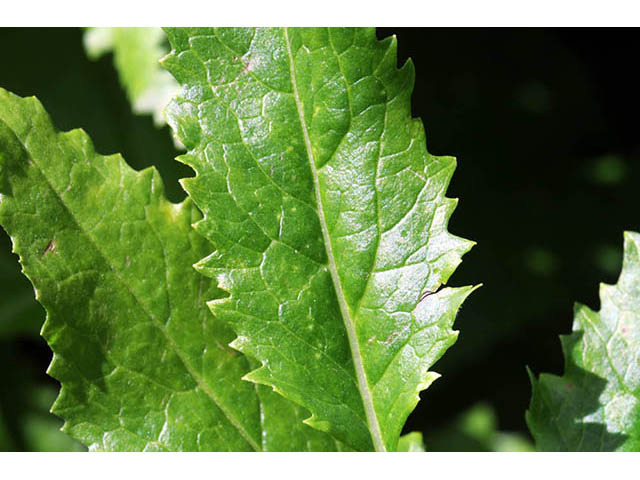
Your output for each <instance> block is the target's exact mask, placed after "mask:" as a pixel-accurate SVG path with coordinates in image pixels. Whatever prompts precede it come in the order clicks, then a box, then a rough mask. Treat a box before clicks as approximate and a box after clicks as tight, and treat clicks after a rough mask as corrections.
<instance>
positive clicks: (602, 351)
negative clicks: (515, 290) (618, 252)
mask: <svg viewBox="0 0 640 480" xmlns="http://www.w3.org/2000/svg"><path fill="white" fill-rule="evenodd" d="M600 301H601V307H600V311H598V312H595V311H593V310H591V309H590V308H589V307H587V306H585V305H581V304H576V307H575V312H574V313H575V317H574V324H573V333H572V334H571V335H567V336H563V337H562V338H561V341H562V349H563V351H564V355H565V371H564V375H563V376H562V377H559V376H556V375H550V374H546V373H543V374H541V375H540V377H539V379H538V380H536V378H535V376H534V375H533V374H531V375H530V376H531V384H532V388H533V392H532V397H531V405H530V406H529V410H528V411H527V417H526V418H527V424H528V425H529V428H530V429H531V433H532V434H533V437H534V438H535V440H536V447H537V448H538V450H543V451H547V450H553V451H613V450H621V451H638V450H639V449H640V393H639V392H640V357H639V355H640V234H638V233H634V232H625V235H624V260H623V265H622V273H621V274H620V278H619V279H618V283H617V284H615V285H605V284H601V286H600Z"/></svg>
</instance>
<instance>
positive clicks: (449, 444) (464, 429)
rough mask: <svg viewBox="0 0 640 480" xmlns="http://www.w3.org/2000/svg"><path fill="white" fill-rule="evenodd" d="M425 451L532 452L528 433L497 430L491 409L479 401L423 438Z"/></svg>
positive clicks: (496, 423)
mask: <svg viewBox="0 0 640 480" xmlns="http://www.w3.org/2000/svg"><path fill="white" fill-rule="evenodd" d="M424 442H425V445H426V450H427V451H432V452H532V451H534V450H535V448H534V446H533V443H532V442H531V440H530V439H529V438H528V436H526V435H524V434H521V433H517V432H502V431H499V430H498V418H497V415H496V412H495V411H494V409H493V408H492V407H491V406H490V405H488V404H486V403H478V404H476V405H474V406H473V407H471V408H470V409H469V410H467V411H466V412H464V413H462V414H461V415H460V416H459V417H458V418H456V419H455V420H454V421H453V422H451V423H450V424H448V425H446V426H445V427H444V428H442V429H441V430H440V431H437V432H434V433H432V434H430V435H427V436H426V437H425V440H424Z"/></svg>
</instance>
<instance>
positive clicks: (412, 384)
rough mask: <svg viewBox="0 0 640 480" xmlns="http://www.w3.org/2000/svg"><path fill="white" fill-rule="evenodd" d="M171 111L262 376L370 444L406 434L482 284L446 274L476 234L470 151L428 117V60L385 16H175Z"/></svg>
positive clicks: (233, 307) (319, 420) (217, 271)
mask: <svg viewBox="0 0 640 480" xmlns="http://www.w3.org/2000/svg"><path fill="white" fill-rule="evenodd" d="M166 32H167V34H168V37H169V41H170V43H171V46H172V52H171V53H170V54H169V55H168V56H167V57H166V58H165V59H164V66H165V67H166V68H167V69H168V70H169V71H170V72H171V73H172V74H173V75H174V77H175V78H176V79H177V80H178V82H179V83H180V84H181V85H182V92H181V94H180V95H179V96H178V97H177V98H176V99H175V100H174V102H173V103H171V104H170V105H169V107H168V109H167V111H166V114H167V117H168V121H169V124H170V125H172V127H173V128H174V130H175V132H176V134H177V136H178V138H179V139H180V141H181V142H182V143H183V144H184V145H185V146H186V148H187V149H188V153H187V154H186V155H183V156H182V157H180V160H181V161H183V162H185V163H186V164H188V165H190V166H191V167H192V168H193V169H194V170H195V171H196V176H195V177H194V178H188V179H184V180H183V182H182V183H183V186H184V187H185V189H186V190H187V192H188V194H189V195H190V197H191V198H192V199H193V201H194V202H195V203H196V205H197V206H198V207H199V208H200V209H201V211H202V212H203V214H204V219H203V220H202V221H200V222H199V223H197V225H196V230H197V231H198V232H200V233H201V234H202V235H204V236H205V237H206V238H207V239H209V240H210V241H211V242H212V243H213V244H214V245H215V250H214V251H213V253H211V254H210V255H209V256H208V257H206V258H205V259H203V260H202V261H200V262H199V263H198V265H197V268H198V270H199V271H200V272H202V273H204V274H206V275H208V276H210V277H212V278H215V279H216V280H217V282H218V286H219V287H220V288H222V289H223V290H224V291H226V292H227V295H228V296H227V297H225V298H218V297H212V300H211V301H210V303H209V305H210V307H211V310H212V312H213V313H214V314H215V316H216V317H217V318H219V319H220V320H222V321H224V322H228V323H229V324H230V325H231V326H232V328H233V330H234V331H235V333H236V335H237V338H236V339H235V340H234V341H233V343H232V346H233V347H234V348H236V349H237V350H239V351H241V352H243V353H245V354H247V355H248V356H249V357H250V358H253V359H256V360H257V361H258V362H259V368H256V369H255V370H253V371H252V372H251V373H249V374H248V375H246V376H245V378H246V379H247V380H250V381H252V382H255V383H257V384H263V385H267V386H269V387H271V388H272V389H274V390H275V391H277V392H279V393H280V394H282V395H283V396H284V397H286V398H288V399H290V400H293V401H294V402H296V403H298V404H300V405H302V406H304V407H305V408H306V409H308V410H309V411H310V412H311V416H310V417H309V418H308V419H306V420H305V422H306V423H307V424H309V425H311V426H313V427H315V428H316V429H318V430H321V431H324V432H328V433H330V434H332V435H333V436H334V437H335V438H337V439H338V440H340V441H341V442H344V443H345V444H346V445H347V446H349V447H350V448H353V449H356V450H371V449H375V450H378V451H384V450H395V449H396V447H397V443H398V438H399V435H400V432H401V429H402V427H403V425H404V423H405V420H406V418H407V416H408V415H409V413H410V412H411V411H412V410H413V408H414V407H415V405H416V403H417V402H418V399H419V397H418V394H419V392H420V391H421V390H423V389H425V388H427V387H428V386H429V385H430V384H431V382H433V381H434V380H435V379H436V378H437V376H438V375H437V374H436V373H434V372H432V371H430V368H431V366H432V365H433V364H434V362H435V361H436V360H437V359H438V358H439V357H440V356H441V355H443V353H444V352H445V351H446V349H447V348H448V347H449V346H451V345H452V344H453V343H454V342H455V340H456V336H457V332H455V331H453V330H452V328H451V327H452V324H453V321H454V318H455V315H456V312H457V310H458V308H459V307H460V305H461V303H462V302H463V300H464V299H465V298H466V297H467V296H468V295H469V293H470V292H471V290H472V288H471V287H464V288H448V287H447V288H440V287H441V286H442V285H444V284H445V283H446V282H447V280H448V278H449V276H450V275H451V274H452V273H453V271H454V270H455V268H456V266H457V265H458V264H459V263H460V261H461V256H462V255H463V254H464V253H465V252H466V251H468V250H469V249H470V248H471V246H472V244H473V243H472V242H470V241H468V240H464V239H461V238H458V237H456V236H453V235H451V234H450V233H448V231H447V222H448V220H449V217H450V215H451V213H452V212H453V210H454V208H455V205H456V201H455V200H453V199H449V198H446V197H445V191H446V188H447V186H448V183H449V181H450V178H451V176H452V174H453V171H454V169H455V159H453V158H451V157H437V156H433V155H431V154H429V153H428V152H427V150H426V143H425V134H424V128H423V126H422V123H421V122H420V121H419V120H417V119H412V118H411V106H410V96H411V91H412V88H413V80H414V70H413V65H412V64H411V62H407V63H406V64H405V65H404V66H403V67H402V68H401V69H398V68H397V66H396V64H397V58H396V40H395V38H387V39H385V40H382V41H379V40H378V39H377V38H376V34H375V30H374V29H359V28H357V29H341V28H329V29H322V28H309V29H297V28H258V29H249V28H237V29H233V28H194V29H190V28H172V29H167V30H166Z"/></svg>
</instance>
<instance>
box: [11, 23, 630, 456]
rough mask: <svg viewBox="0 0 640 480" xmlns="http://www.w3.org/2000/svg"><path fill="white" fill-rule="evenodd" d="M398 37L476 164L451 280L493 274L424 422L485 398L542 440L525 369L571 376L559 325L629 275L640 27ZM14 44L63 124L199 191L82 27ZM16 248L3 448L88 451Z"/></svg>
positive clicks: (29, 88) (173, 189)
mask: <svg viewBox="0 0 640 480" xmlns="http://www.w3.org/2000/svg"><path fill="white" fill-rule="evenodd" d="M391 34H396V35H397V37H398V44H399V52H398V53H399V63H400V64H401V63H404V61H405V60H406V59H407V58H408V57H411V58H412V59H413V62H414V64H415V67H416V83H415V89H414V94H413V114H414V116H417V117H421V118H422V120H423V122H424V125H425V128H426V132H427V143H428V148H429V151H430V152H431V153H434V154H440V155H453V156H456V157H457V158H458V168H457V170H456V173H455V175H454V177H453V180H452V183H451V186H450V189H449V196H451V197H457V198H459V199H460V203H459V206H458V208H457V210H456V212H455V213H454V215H453V217H452V220H451V222H450V230H451V231H452V232H453V233H454V234H457V235H459V236H462V237H465V238H470V239H473V240H475V241H476V242H477V243H478V244H477V245H476V246H475V247H474V249H473V250H472V251H471V252H470V253H469V254H467V255H466V256H465V258H464V261H463V263H462V264H461V265H460V267H459V268H458V270H457V271H456V273H455V274H454V275H453V276H452V278H451V280H450V282H449V283H450V284H451V285H466V284H477V283H480V282H482V283H483V284H484V286H483V287H482V288H481V289H480V290H478V291H477V292H475V293H474V294H473V295H472V296H471V297H470V298H469V299H468V300H467V302H466V303H465V305H464V306H463V308H462V310H461V312H460V314H459V316H458V320H457V322H456V327H457V329H458V330H460V337H459V340H458V342H457V343H456V345H455V346H454V347H453V348H451V349H450V350H449V352H447V354H446V355H445V356H444V357H443V358H442V359H441V360H440V361H439V362H438V364H437V365H436V368H435V370H436V371H438V372H439V373H441V374H442V375H443V377H442V378H441V379H440V380H438V381H436V382H435V383H434V384H433V385H432V386H431V387H430V388H429V390H428V391H427V392H425V393H424V394H423V400H422V401H421V402H420V404H419V405H418V407H417V409H416V410H415V412H414V413H413V414H412V415H411V417H410V418H409V421H408V423H407V426H406V430H407V431H409V430H420V431H423V432H424V433H425V434H426V438H427V444H428V445H427V446H428V447H429V438H436V437H437V435H438V432H442V431H443V430H446V429H447V428H448V427H449V426H450V423H451V422H452V420H453V419H454V418H456V416H458V415H459V414H461V413H462V412H464V411H467V410H468V409H469V408H470V407H472V406H473V405H476V404H478V402H483V403H486V404H488V405H489V406H491V407H493V409H494V410H495V412H496V415H497V422H498V426H499V428H500V429H502V430H510V431H520V432H526V425H525V422H524V412H525V410H526V408H527V405H528V402H529V396H530V386H529V380H528V377H527V374H526V371H525V366H526V365H528V366H529V367H530V368H531V369H532V370H533V371H534V372H535V373H539V372H542V371H546V372H553V373H558V374H560V373H561V372H562V365H563V359H562V354H561V349H560V343H559V341H558V335H559V334H564V333H568V332H570V330H571V323H572V309H573V304H574V302H575V301H579V302H582V303H586V304H587V305H589V306H591V307H592V308H594V309H597V308H599V300H598V284H599V282H606V283H614V282H615V281H616V279H617V276H618V274H619V271H620V264H621V259H622V232H623V231H624V230H636V231H639V230H640V212H638V208H637V205H638V202H637V199H638V198H639V197H640V195H639V194H638V186H639V185H640V157H639V154H640V152H639V151H638V148H639V147H640V141H639V140H638V134H637V119H636V116H637V115H638V112H640V108H639V107H640V93H639V92H640V90H639V88H638V85H639V84H640V82H639V81H638V75H637V74H636V70H637V68H636V65H635V63H636V62H635V61H632V60H633V59H634V58H636V56H637V47H636V38H637V31H635V30H630V29H615V30H610V29H577V28H573V29H449V28H429V29H404V28H402V29H395V28H382V29H379V36H380V37H384V36H388V35H391ZM0 44H1V45H2V46H3V48H2V49H0V51H1V52H2V53H0V87H3V88H6V89H8V90H11V91H13V92H15V93H17V94H19V95H23V96H24V95H37V96H38V98H39V99H40V100H41V101H42V103H43V104H44V106H45V107H46V108H47V109H48V111H49V112H50V113H51V115H52V117H53V119H54V122H55V123H56V125H57V127H58V128H60V129H62V130H68V129H72V128H76V127H81V128H83V129H85V130H86V131H87V132H88V133H89V134H90V136H91V137H92V139H93V141H94V143H95V145H96V150H97V151H98V152H100V153H104V154H109V153H114V152H122V153H123V155H124V157H125V158H126V159H127V161H128V162H129V163H130V164H131V165H133V166H134V167H136V168H142V167H144V166H147V165H151V164H154V165H156V166H158V168H159V169H160V171H161V173H162V174H163V176H164V177H165V180H166V181H167V183H168V187H167V191H168V195H169V196H170V198H171V199H172V200H178V199H180V198H181V196H182V192H181V189H180V187H179V185H178V184H177V181H176V179H177V178H178V177H180V176H187V175H189V171H188V169H186V167H184V166H181V165H179V164H178V163H177V162H175V161H173V157H174V156H175V155H176V151H175V150H174V148H173V145H172V142H171V139H170V135H169V131H168V129H167V128H166V127H165V128H164V129H157V128H155V127H154V126H153V123H152V120H151V118H150V117H148V116H142V117H140V116H134V115H132V114H131V111H130V107H129V104H128V102H127V100H126V97H125V95H124V92H123V91H122V89H121V87H120V84H119V82H118V79H117V75H116V72H115V71H114V69H113V66H112V58H111V57H110V56H107V57H105V58H102V59H101V60H100V61H97V62H91V61H89V60H88V59H87V58H86V55H85V53H84V51H83V48H82V32H81V30H79V29H0ZM9 250H10V242H9V241H8V238H7V237H6V235H5V234H4V232H2V236H1V238H0V256H1V262H0V450H2V449H9V450H11V449H16V450H25V449H26V450H29V449H40V450H46V449H53V450H57V449H74V448H78V447H77V445H75V444H73V443H71V442H68V441H66V439H64V438H62V437H61V436H59V435H58V434H57V433H56V429H57V427H58V426H59V421H58V420H57V419H56V418H54V417H53V416H51V415H50V414H48V413H47V410H48V408H49V406H50V404H51V402H52V401H53V398H55V394H56V390H57V384H56V382H55V381H53V380H52V379H50V378H49V377H48V376H47V375H46V374H45V370H46V368H47V366H48V363H49V361H50V357H51V353H50V350H49V349H48V347H47V345H46V344H45V342H44V341H43V340H42V339H40V338H39V337H38V335H37V332H38V329H39V328H40V325H41V323H42V320H43V317H44V314H43V311H42V309H41V308H40V307H39V306H38V305H37V304H35V302H34V301H33V299H32V297H33V291H32V289H31V287H30V285H29V283H28V282H27V281H26V280H25V279H23V278H22V277H21V276H20V273H19V266H18V264H17V260H16V257H14V256H12V255H11V254H9ZM3 430H4V432H5V437H4V442H5V443H4V444H3V443H2V442H3V436H2V431H3ZM436 443H437V442H436V441H435V440H434V442H433V445H435V444H436ZM434 448H436V447H434ZM437 448H445V449H453V450H455V449H463V448H467V447H464V446H462V445H461V444H456V443H455V442H454V441H452V442H451V443H448V444H445V445H444V446H442V445H441V446H440V447H437ZM476 448H482V447H480V446H477V447H476Z"/></svg>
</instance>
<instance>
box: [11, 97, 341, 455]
mask: <svg viewBox="0 0 640 480" xmlns="http://www.w3.org/2000/svg"><path fill="white" fill-rule="evenodd" d="M0 194H1V195H0V224H2V226H3V227H4V228H5V230H6V231H7V232H8V233H9V235H10V236H11V239H12V241H13V248H14V252H16V253H17V254H18V255H19V257H20V262H21V264H22V268H23V271H24V273H25V275H26V276H27V277H28V278H29V279H30V280H31V282H32V283H33V286H34V289H35V292H36V297H37V299H38V300H39V301H40V303H41V304H42V305H43V306H44V307H45V310H46V312H47V320H46V323H45V324H44V327H43V330H42V334H43V336H44V337H45V339H46V340H47V342H48V343H49V345H50V346H51V348H52V350H53V352H54V357H53V361H52V363H51V367H50V369H49V373H50V375H52V376H53V377H54V378H56V379H58V380H59V381H60V383H61V384H62V388H61V392H60V395H59V397H58V399H57V400H56V402H55V404H54V406H53V409H52V411H53V413H55V414H56V415H58V416H60V417H62V418H63V419H64V420H65V425H64V430H65V431H66V432H68V433H69V434H70V435H72V436H73V437H75V438H77V439H78V440H80V441H82V442H83V443H84V444H85V445H87V446H89V448H90V449H92V450H112V451H113V450H117V451H123V450H124V451H131V450H173V451H176V450H178V451H179V450H190V451H198V450H335V449H337V448H339V447H340V446H339V445H338V444H337V443H336V442H335V441H334V440H333V439H332V438H331V437H329V436H328V435H326V434H324V433H322V432H318V431H316V430H313V429H311V428H310V427H308V426H306V425H304V424H303V423H302V420H303V419H304V418H305V417H307V416H308V415H309V414H308V412H306V411H305V410H304V409H303V408H302V407H300V406H297V405H294V404H292V403H290V402H288V401H287V400H285V399H284V398H282V397H281V396H279V395H277V394H275V393H273V392H272V391H271V389H269V388H266V387H260V386H256V385H253V384H251V383H248V382H245V381H242V380H241V378H242V376H243V375H245V374H246V373H247V372H248V371H249V364H248V361H247V359H246V358H245V357H244V356H243V355H241V354H240V353H238V352H236V351H235V350H232V349H231V348H229V347H228V346H227V345H228V343H229V342H230V341H231V340H232V339H233V337H234V336H233V333H232V332H231V331H230V330H229V329H228V327H227V326H226V325H225V324H224V323H222V322H221V321H220V320H219V319H217V318H216V317H214V316H212V315H211V313H210V312H209V310H208V309H207V307H206V304H205V299H210V298H216V297H217V296H219V294H220V292H219V290H218V289H217V288H216V287H215V286H214V285H213V284H212V282H211V280H210V279H208V278H206V277H204V276H203V275H200V274H199V273H197V272H196V271H195V270H194V269H193V267H192V264H193V263H194V262H195V261H197V260H198V259H200V258H201V257H202V256H203V255H205V254H207V253H208V252H210V250H211V248H212V247H211V245H209V244H208V242H207V241H206V240H205V239H204V238H203V237H202V236H201V235H199V234H197V233H195V232H194V231H193V229H192V228H191V223H193V222H195V221H197V220H198V219H200V218H201V215H200V213H199V212H198V211H197V209H196V208H195V207H194V206H193V205H192V203H191V200H189V199H187V200H185V201H184V202H182V203H180V204H172V203H169V202H168V201H167V200H165V198H164V196H163V186H162V182H161V180H160V177H159V175H158V173H157V172H156V171H155V169H152V168H149V169H146V170H143V171H141V172H135V171H134V170H132V169H131V168H130V167H128V166H127V165H126V163H125V162H124V160H123V159H122V157H120V156H119V155H112V156H102V155H98V154H96V153H95V151H94V150H93V146H92V144H91V142H90V140H89V138H88V136H87V135H86V134H85V133H84V132H83V131H81V130H74V131H71V132H68V133H59V132H57V131H56V130H55V129H54V127H53V125H52V123H51V121H50V119H49V117H48V115H47V114H46V112H45V111H44V109H43V107H42V105H41V104H40V103H39V102H38V101H37V100H36V99H35V98H20V97H17V96H15V95H13V94H11V93H8V92H6V91H5V90H2V89H0Z"/></svg>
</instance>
